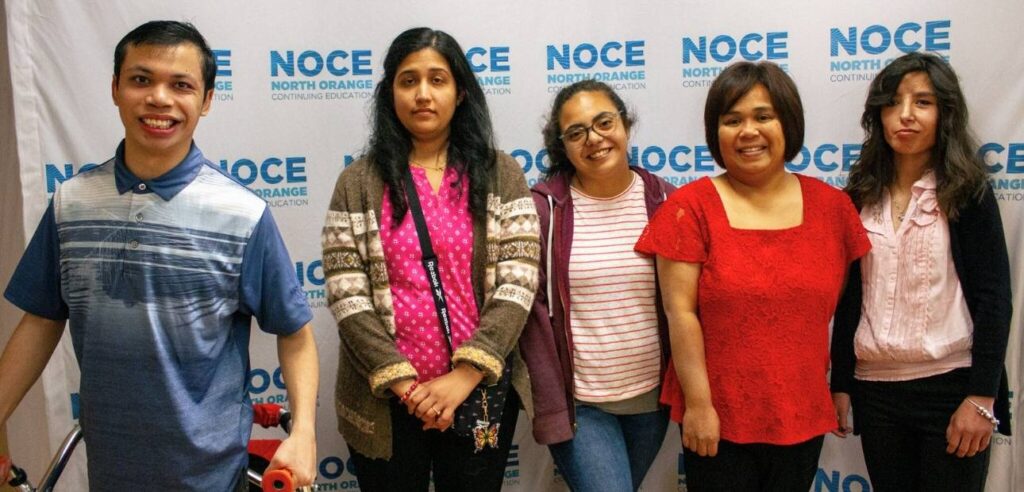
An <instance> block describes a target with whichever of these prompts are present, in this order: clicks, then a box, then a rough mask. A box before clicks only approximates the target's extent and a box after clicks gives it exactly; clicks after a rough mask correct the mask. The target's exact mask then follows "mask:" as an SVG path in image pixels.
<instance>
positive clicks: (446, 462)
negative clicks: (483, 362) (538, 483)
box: [348, 391, 519, 492]
mask: <svg viewBox="0 0 1024 492" xmlns="http://www.w3.org/2000/svg"><path fill="white" fill-rule="evenodd" d="M518 418H519V397H518V395H516V392H515V391H510V392H509V395H508V399H507V400H505V411H504V412H502V415H501V427H500V431H499V433H498V447H497V448H491V447H487V448H484V449H483V450H481V451H480V452H479V453H475V452H474V450H475V449H476V448H475V446H474V444H473V439H472V438H470V437H463V436H459V435H457V434H455V432H453V431H452V430H451V429H448V430H447V431H445V432H440V431H437V430H428V431H424V430H423V421H421V420H420V419H418V418H416V416H415V415H409V413H408V412H407V411H406V408H405V405H402V404H400V403H398V400H397V399H392V402H391V425H392V437H391V443H392V454H391V459H389V460H383V459H370V458H367V457H366V456H363V455H361V454H359V453H358V452H356V451H355V450H353V449H352V447H351V446H349V448H348V449H349V453H351V455H352V462H353V464H354V465H355V470H354V472H355V475H356V478H357V479H358V480H359V488H360V490H362V491H363V492H392V491H394V492H406V491H410V492H414V491H426V490H427V487H428V485H429V483H430V473H431V470H433V473H434V490H435V491H437V492H449V491H474V492H476V491H482V492H486V491H499V490H501V485H502V483H503V482H504V479H505V464H506V463H507V462H508V454H509V450H510V449H511V447H512V436H513V434H515V432H516V420H517V419H518Z"/></svg>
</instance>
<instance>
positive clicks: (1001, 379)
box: [831, 186, 1013, 435]
mask: <svg viewBox="0 0 1024 492" xmlns="http://www.w3.org/2000/svg"><path fill="white" fill-rule="evenodd" d="M959 212H960V213H959V215H958V217H957V218H956V219H955V220H950V221H949V236H950V237H949V241H950V249H951V250H952V253H953V264H954V265H955V266H956V273H957V276H958V277H960V286H961V288H962V289H963V292H964V298H965V299H966V301H967V309H968V310H969V311H970V313H971V320H972V321H973V323H974V333H973V344H972V345H971V360H972V362H971V369H970V382H969V385H968V390H967V393H968V394H971V395H980V396H994V397H996V404H995V414H996V417H997V418H998V419H999V432H1000V433H1001V434H1004V435H1010V405H1009V397H1008V387H1007V380H1006V370H1005V368H1004V360H1005V358H1006V344H1007V340H1008V339H1009V336H1010V316H1011V314H1012V312H1013V302H1012V300H1011V299H1012V298H1011V295H1010V259H1009V257H1008V255H1007V252H1006V238H1005V237H1004V234H1003V222H1002V219H1001V217H1000V215H999V204H998V202H997V201H996V197H995V194H994V193H993V192H992V188H991V187H989V186H986V187H985V192H984V194H983V195H982V197H981V200H979V201H977V202H972V203H969V204H967V205H966V206H964V207H963V208H961V209H960V211H959ZM861 281H862V279H861V271H860V260H857V261H855V262H854V263H853V264H852V265H851V266H850V272H849V275H848V277H847V283H846V289H845V290H844V292H843V295H842V297H841V298H840V300H839V305H838V306H837V308H836V315H835V322H834V325H833V328H832V378H831V386H832V391H833V392H842V393H852V392H853V380H854V377H853V374H854V366H855V365H856V355H855V354H854V351H853V338H854V334H855V332H856V331H857V325H858V324H859V323H860V312H861V300H862V296H863V287H862V284H861Z"/></svg>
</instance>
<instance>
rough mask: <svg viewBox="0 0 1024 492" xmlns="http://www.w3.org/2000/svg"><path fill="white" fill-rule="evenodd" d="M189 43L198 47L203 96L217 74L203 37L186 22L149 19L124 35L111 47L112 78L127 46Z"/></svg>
mask: <svg viewBox="0 0 1024 492" xmlns="http://www.w3.org/2000/svg"><path fill="white" fill-rule="evenodd" d="M185 43H189V44H192V45H194V46H195V47H196V48H198V49H199V57H200V60H199V66H200V68H202V72H203V97H204V98H205V97H206V93H208V92H209V91H210V89H213V81H214V79H215V78H216V77H217V62H216V60H214V59H213V51H212V50H211V49H210V46H209V45H208V44H206V39H205V38H203V35H202V34H200V33H199V30H198V29H196V26H193V25H192V24H190V23H188V22H178V21H168V20H157V21H149V22H147V23H145V24H143V25H141V26H139V27H136V28H135V29H132V30H131V32H129V33H128V34H125V35H124V37H123V38H121V40H120V41H118V42H117V47H116V48H114V79H115V80H117V78H118V77H120V76H121V65H122V64H124V57H125V56H126V55H127V53H128V47H129V46H143V45H149V46H177V45H179V44H185Z"/></svg>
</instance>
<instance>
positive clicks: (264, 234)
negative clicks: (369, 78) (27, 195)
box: [5, 142, 312, 491]
mask: <svg viewBox="0 0 1024 492" xmlns="http://www.w3.org/2000/svg"><path fill="white" fill-rule="evenodd" d="M5 297H7V299H8V300H10V301H11V302H12V303H14V304H15V305H16V306H18V307H19V308H21V309H22V310H24V311H26V312H29V313H32V314H35V315H38V316H42V317H45V318H50V319H68V321H69V326H70V331H71V339H72V342H73V345H74V349H75V356H76V357H77V358H78V363H79V365H80V367H81V372H82V377H81V388H80V398H81V400H80V403H81V419H80V421H81V425H82V429H83V432H84V437H85V442H86V447H87V450H88V460H89V482H90V489H91V490H156V489H159V490H197V491H198V490H204V491H206V490H218V491H220V490H229V489H230V487H231V484H232V483H233V482H234V480H236V479H237V477H238V474H239V471H240V470H241V469H242V468H243V467H244V466H245V464H246V460H247V458H246V451H245V448H246V445H247V443H248V440H249V433H250V430H251V428H252V410H251V408H250V402H249V397H248V393H247V391H246V382H247V373H248V368H249V351H248V347H249V332H250V324H251V319H252V318H253V317H255V318H256V320H257V321H258V322H259V325H260V327H261V328H262V329H263V330H264V331H267V332H270V333H273V334H278V335H286V334H290V333H293V332H295V331H297V330H298V329H299V328H301V327H302V326H303V325H304V324H305V323H307V322H308V321H309V320H310V319H311V318H312V313H311V312H310V309H309V306H308V304H307V303H306V299H305V296H304V294H303V292H302V289H301V287H300V286H299V284H298V280H297V279H296V276H295V268H294V265H293V263H292V262H291V260H290V259H289V256H288V252H287V250H286V249H285V246H284V243H283V242H282V240H281V235H280V233H279V232H278V229H277V225H276V224H275V223H274V219H273V217H271V214H270V210H269V208H268V206H267V204H266V203H265V202H264V201H263V200H262V199H261V198H259V197H258V196H256V195H255V194H254V193H252V192H251V191H249V190H248V189H246V188H245V187H244V186H242V185H241V184H239V183H238V182H236V181H234V180H233V179H232V178H230V177H228V176H226V175H225V174H224V173H223V172H222V171H221V170H220V169H219V168H217V167H216V166H214V165H213V164H212V163H211V162H210V161H208V160H207V159H206V158H204V157H203V154H202V153H201V152H200V151H199V149H198V148H196V146H195V145H194V144H193V145H192V148H191V150H190V151H189V154H188V156H187V157H186V158H185V159H184V160H183V161H182V162H181V163H180V164H178V166H176V167H175V168H174V169H172V170H171V171H168V172H167V173H166V174H164V175H163V176H160V177H158V178H156V179H152V180H145V181H144V180H140V179H139V178H137V177H136V176H134V175H133V174H132V173H131V171H129V170H128V168H127V167H126V166H125V164H124V143H123V142H122V144H121V146H120V147H118V150H117V154H116V155H115V157H114V158H113V159H111V160H110V161H108V162H106V163H104V164H103V165H101V166H99V167H97V168H94V169H91V170H89V171H85V172H82V173H80V174H79V175H77V176H75V177H73V178H71V179H69V180H67V181H66V182H64V183H63V184H62V185H61V187H60V188H59V189H58V190H57V192H56V193H54V195H53V200H52V201H51V202H50V206H49V207H48V208H47V210H46V213H45V214H44V215H43V218H42V221H41V222H40V224H39V227H38V229H37V230H36V232H35V235H34V236H33V237H32V241H31V242H30V244H29V246H28V249H27V250H26V251H25V254H24V256H23V257H22V259H21V262H20V264H19V265H18V268H17V270H16V271H15V273H14V276H13V277H12V278H11V282H10V284H9V285H8V287H7V290H6V292H5Z"/></svg>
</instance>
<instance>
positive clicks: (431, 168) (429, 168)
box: [409, 159, 448, 171]
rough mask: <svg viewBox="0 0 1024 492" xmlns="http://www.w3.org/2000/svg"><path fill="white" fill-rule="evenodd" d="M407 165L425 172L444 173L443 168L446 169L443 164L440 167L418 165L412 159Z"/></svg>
mask: <svg viewBox="0 0 1024 492" xmlns="http://www.w3.org/2000/svg"><path fill="white" fill-rule="evenodd" d="M409 164H412V165H413V167H418V168H420V169H425V170H427V171H444V170H445V168H447V167H448V166H446V165H444V164H442V165H440V166H438V167H430V166H424V165H423V164H420V163H418V162H416V161H414V160H412V159H410V160H409Z"/></svg>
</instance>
